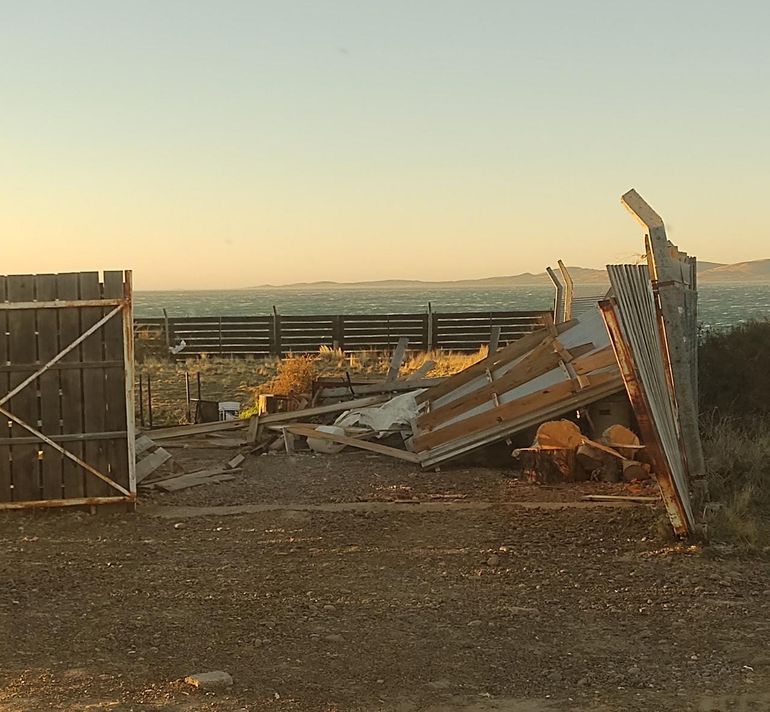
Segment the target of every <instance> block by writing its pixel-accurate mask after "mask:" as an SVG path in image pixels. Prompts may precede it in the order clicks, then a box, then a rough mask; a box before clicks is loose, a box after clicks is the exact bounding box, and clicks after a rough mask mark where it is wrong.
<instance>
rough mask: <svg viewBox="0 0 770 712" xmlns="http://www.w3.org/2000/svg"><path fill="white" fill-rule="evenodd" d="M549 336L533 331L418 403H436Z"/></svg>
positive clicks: (543, 331)
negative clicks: (442, 397)
mask: <svg viewBox="0 0 770 712" xmlns="http://www.w3.org/2000/svg"><path fill="white" fill-rule="evenodd" d="M575 323H576V322H564V323H563V324H560V325H559V326H557V327H556V332H557V333H559V334H560V333H562V332H564V331H566V330H567V329H569V328H570V327H572V326H574V325H575ZM548 334H549V331H548V330H547V329H538V330H537V331H533V332H531V333H530V334H527V335H526V336H523V337H522V338H521V339H519V340H518V341H515V342H514V343H512V344H508V346H505V347H504V348H502V349H500V350H499V351H496V352H495V353H494V354H489V356H487V357H486V358H484V359H481V361H477V362H476V363H474V364H473V365H472V366H468V368H466V369H464V370H463V371H460V373H456V374H455V375H454V376H450V377H449V378H447V380H446V381H444V382H443V383H440V384H439V385H438V386H434V387H433V388H431V389H430V390H428V391H426V392H425V393H421V394H420V395H418V396H417V402H418V403H424V402H425V401H428V400H430V401H435V400H436V399H437V398H440V397H441V396H443V395H446V394H447V393H451V392H452V391H454V390H455V389H457V388H459V387H460V386H462V385H464V384H465V383H468V382H469V381H472V380H473V379H474V378H476V377H477V376H481V375H483V374H484V372H485V371H486V370H487V369H489V370H493V369H494V368H495V367H496V366H498V365H500V364H503V363H508V362H509V361H513V360H514V359H517V358H520V357H522V356H523V355H524V354H526V353H527V352H529V351H531V350H532V349H534V348H535V346H537V345H538V344H539V343H541V342H542V340H543V339H544V338H545V337H546V336H547V335H548Z"/></svg>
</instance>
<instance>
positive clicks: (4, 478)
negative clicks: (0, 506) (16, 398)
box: [0, 275, 13, 502]
mask: <svg viewBox="0 0 770 712" xmlns="http://www.w3.org/2000/svg"><path fill="white" fill-rule="evenodd" d="M6 285H7V277H5V275H0V302H2V301H5V300H6V299H7V286H6ZM7 363H8V313H7V312H5V311H2V312H0V365H2V366H5V365H6V364H7ZM10 379H11V374H10V371H5V370H3V371H0V396H2V395H5V394H6V393H8V391H9V390H10V385H9V384H10ZM0 437H2V438H3V439H6V438H10V437H11V428H10V425H9V423H8V421H7V420H6V419H4V418H0ZM12 484H13V481H12V477H11V446H10V445H0V502H10V501H11V499H12V498H13V489H12Z"/></svg>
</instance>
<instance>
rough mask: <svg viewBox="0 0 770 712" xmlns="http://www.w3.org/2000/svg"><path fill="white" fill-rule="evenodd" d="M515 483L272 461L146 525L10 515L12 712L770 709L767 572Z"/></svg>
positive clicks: (632, 511)
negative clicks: (202, 676)
mask: <svg viewBox="0 0 770 712" xmlns="http://www.w3.org/2000/svg"><path fill="white" fill-rule="evenodd" d="M175 453H176V455H177V456H178V459H179V460H180V461H182V462H183V463H184V464H185V465H186V466H188V468H189V466H190V465H191V464H193V463H196V464H201V465H203V464H206V463H207V462H212V463H213V462H221V461H222V460H223V459H226V457H225V455H226V454H225V455H223V453H222V452H220V451H211V450H206V451H187V450H176V451H175ZM510 474H511V473H509V472H506V471H504V470H494V469H485V468H475V467H466V468H462V467H458V468H447V469H445V470H443V471H441V472H438V473H423V472H421V471H418V470H416V469H415V468H414V467H413V466H411V465H409V464H405V463H402V462H396V461H391V460H387V459H384V458H380V457H378V456H368V455H366V454H362V453H343V454H341V455H338V456H311V455H309V454H303V455H300V454H298V455H295V456H294V457H291V458H290V457H287V456H286V455H266V456H263V457H253V458H251V459H249V460H247V462H246V463H245V467H244V470H243V472H242V473H240V474H239V475H237V479H236V480H235V481H233V482H228V483H223V484H221V485H211V486H205V487H200V488H196V489H191V490H186V491H183V492H178V493H175V494H166V495H164V494H158V495H153V496H152V497H149V498H145V499H143V501H142V502H141V504H140V505H139V507H138V509H137V512H136V513H111V514H108V513H100V514H97V515H94V516H92V515H89V514H86V513H81V512H41V513H33V514H29V513H27V514H20V513H14V514H4V515H3V516H2V517H0V547H2V548H1V549H0V552H1V553H0V586H1V587H2V592H3V595H2V596H0V621H1V625H2V631H3V632H4V635H2V636H0V710H3V711H6V710H7V711H12V712H21V711H23V712H38V711H39V712H48V711H49V710H72V711H75V710H78V711H79V710H109V711H111V712H129V711H130V710H135V711H137V712H139V711H143V712H145V711H147V712H149V711H150V710H169V711H171V710H180V711H182V710H194V711H198V710H201V711H204V710H205V711H214V710H215V711H225V710H227V711H229V710H271V711H272V710H275V711H276V712H280V711H282V710H285V711H287V712H288V711H303V712H304V711H308V712H310V711H316V710H318V711H325V712H332V711H339V712H342V711H347V710H381V711H382V712H413V711H417V710H433V711H438V710H459V711H462V712H471V711H473V712H486V711H487V710H501V711H503V712H506V711H511V712H512V711H520V712H540V711H545V710H548V711H551V710H640V711H641V710H688V709H692V710H717V709H720V710H721V709H724V710H727V709H758V710H759V709H765V710H766V709H770V647H768V643H767V641H768V639H770V563H769V562H767V561H763V560H757V559H754V560H739V559H735V558H731V557H728V556H726V555H720V553H719V552H718V551H714V550H713V549H706V550H700V549H698V548H696V547H687V546H684V545H674V544H672V543H671V542H670V541H666V540H665V539H664V537H663V535H662V533H661V532H662V531H664V530H665V527H662V526H661V520H662V513H661V511H660V510H659V509H658V508H655V507H651V506H607V505H595V504H587V503H584V502H580V501H579V500H580V495H581V494H583V493H584V492H585V491H586V490H588V489H592V490H597V488H598V486H597V485H583V486H581V487H568V486H559V487H549V488H545V487H536V486H533V485H526V484H521V483H518V482H516V481H515V480H513V479H511V477H510ZM605 489H607V486H605ZM211 670H224V671H227V672H229V673H230V674H231V675H232V676H233V679H234V685H233V686H232V687H230V688H229V689H226V690H223V691H217V692H211V693H205V692H201V691H197V690H194V689H192V688H190V687H189V686H188V685H186V684H185V683H184V682H183V678H184V677H185V676H186V675H189V674H192V673H199V672H205V671H211ZM741 705H742V706H741Z"/></svg>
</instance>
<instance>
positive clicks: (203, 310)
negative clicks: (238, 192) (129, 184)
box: [135, 283, 770, 328]
mask: <svg viewBox="0 0 770 712" xmlns="http://www.w3.org/2000/svg"><path fill="white" fill-rule="evenodd" d="M581 290H582V291H585V290H589V291H588V292H587V293H591V294H593V293H597V292H598V291H600V288H599V287H598V286H596V287H593V286H591V287H588V286H581V287H580V288H579V290H578V294H580V291H581ZM553 297H554V290H553V288H552V287H550V286H547V285H543V286H532V287H491V288H485V289H474V288H469V287H459V288H458V287H454V288H452V287H440V288H436V287H431V288H424V289H417V288H409V289H359V288H356V289H238V290H217V291H214V290H210V291H178V292H137V293H136V295H135V313H136V316H140V317H143V316H161V315H162V310H163V309H164V308H165V309H166V310H167V311H168V315H169V316H171V317H174V316H243V315H248V316H256V315H260V314H271V313H272V311H273V306H275V307H276V308H277V309H278V312H279V313H281V314H287V315H289V314H301V315H309V314H409V313H418V312H425V311H427V308H428V302H430V303H431V304H432V307H433V311H436V312H457V311H490V310H491V311H508V310H512V311H513V310H529V309H550V308H551V307H552V304H553ZM698 302H699V304H698V311H699V320H700V321H701V322H702V323H703V324H704V325H705V326H709V327H713V328H722V327H725V326H731V325H733V324H737V323H739V322H741V321H747V320H749V319H767V318H770V284H755V283H751V284H748V283H747V284H705V285H701V287H700V288H699V292H698Z"/></svg>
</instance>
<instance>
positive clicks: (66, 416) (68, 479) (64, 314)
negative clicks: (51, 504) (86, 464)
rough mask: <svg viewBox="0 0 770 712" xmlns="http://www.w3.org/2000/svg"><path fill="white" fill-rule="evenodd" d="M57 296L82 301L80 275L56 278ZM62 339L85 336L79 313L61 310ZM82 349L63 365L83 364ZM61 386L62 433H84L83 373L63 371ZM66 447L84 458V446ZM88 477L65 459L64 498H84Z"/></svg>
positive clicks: (67, 341) (72, 309) (68, 340)
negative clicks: (80, 362)
mask: <svg viewBox="0 0 770 712" xmlns="http://www.w3.org/2000/svg"><path fill="white" fill-rule="evenodd" d="M56 292H57V294H58V296H59V299H62V300H76V299H79V298H80V284H79V276H78V274H77V272H70V273H63V274H57V275H56ZM57 311H58V312H59V339H60V341H61V343H62V344H65V345H66V344H71V343H72V342H73V341H74V340H75V339H77V338H78V336H80V334H81V333H82V331H81V329H80V309H78V308H77V307H67V308H63V309H58V310H57ZM82 352H83V347H82V345H81V346H79V347H78V348H76V349H75V350H74V351H71V352H70V353H68V354H67V355H66V356H65V357H64V358H63V359H62V363H67V362H68V361H69V362H77V361H82V358H83V356H82ZM59 383H60V385H61V419H62V432H63V433H68V434H72V433H82V432H83V382H82V374H81V371H80V370H79V369H77V368H65V369H62V371H61V374H60V376H59ZM64 447H66V449H67V450H69V451H70V452H71V453H72V454H73V455H77V456H78V457H79V458H81V459H82V458H83V451H84V445H83V443H82V442H80V441H73V442H68V443H67V444H66V445H65V446H64ZM85 478H86V473H85V471H84V470H83V468H82V467H80V466H79V465H77V464H75V463H74V462H72V460H69V459H65V460H64V461H63V463H62V481H63V485H64V498H65V499H71V498H76V497H85V493H86V490H85Z"/></svg>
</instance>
